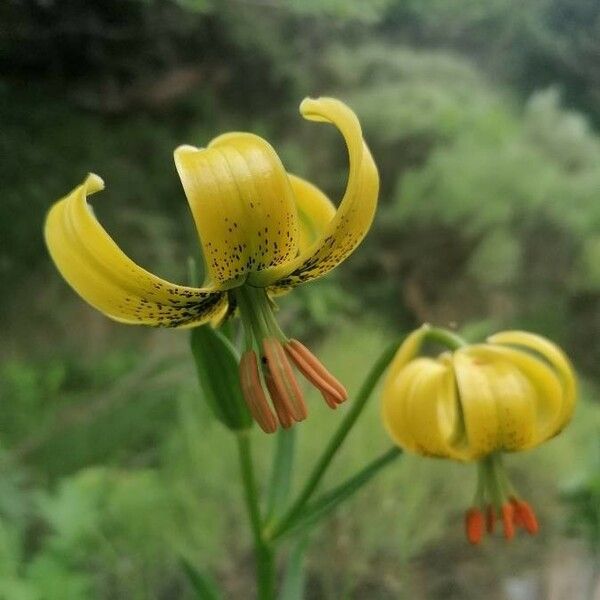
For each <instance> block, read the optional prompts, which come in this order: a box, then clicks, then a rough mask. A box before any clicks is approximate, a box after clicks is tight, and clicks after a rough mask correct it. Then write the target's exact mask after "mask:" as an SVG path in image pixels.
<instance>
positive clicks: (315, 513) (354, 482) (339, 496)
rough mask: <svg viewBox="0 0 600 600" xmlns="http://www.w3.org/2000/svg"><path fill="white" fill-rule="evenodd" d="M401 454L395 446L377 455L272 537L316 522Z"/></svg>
mask: <svg viewBox="0 0 600 600" xmlns="http://www.w3.org/2000/svg"><path fill="white" fill-rule="evenodd" d="M401 454H402V450H400V448H397V447H395V446H394V447H392V448H390V449H389V450H387V451H386V452H384V453H383V454H382V455H381V456H378V457H377V458H376V459H374V460H373V461H372V462H370V463H369V464H368V465H367V466H366V467H363V468H362V469H361V470H360V471H359V472H358V473H356V474H355V475H353V476H352V477H350V478H349V479H347V480H346V481H344V482H343V483H341V484H340V485H338V486H337V487H335V488H334V489H332V490H330V491H328V492H326V493H325V494H323V495H322V496H321V497H320V498H317V500H315V501H313V502H311V503H309V504H308V505H307V506H306V507H305V509H304V511H303V512H302V513H301V514H299V515H298V516H297V517H296V519H293V520H291V521H289V522H288V524H287V525H286V526H285V528H281V529H280V530H279V531H278V533H277V538H275V537H273V538H272V539H279V538H280V537H281V536H284V535H286V534H288V533H290V532H291V533H294V532H295V531H296V530H297V529H302V528H304V527H305V526H307V525H311V524H313V523H316V522H317V521H319V520H320V519H322V518H323V517H324V516H326V515H328V514H329V513H330V512H331V511H333V510H334V509H335V508H337V506H338V505H339V504H341V503H342V502H343V501H344V500H347V499H348V498H349V497H350V496H351V495H352V494H354V493H355V492H357V491H358V490H359V489H360V488H362V487H363V486H364V485H365V484H366V483H368V482H369V481H370V480H371V479H372V478H373V477H375V475H377V473H379V471H381V469H383V468H384V467H385V466H387V465H388V464H389V463H391V462H392V461H394V460H395V459H396V458H398V457H399V456H400V455H401Z"/></svg>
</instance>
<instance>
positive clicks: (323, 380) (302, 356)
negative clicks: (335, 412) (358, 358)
mask: <svg viewBox="0 0 600 600" xmlns="http://www.w3.org/2000/svg"><path fill="white" fill-rule="evenodd" d="M285 351H286V352H287V354H288V356H289V357H290V358H291V359H292V361H293V363H294V364H295V365H296V367H297V368H298V370H299V371H300V372H301V373H302V374H303V375H304V377H306V379H308V380H309V381H310V382H311V383H312V384H313V385H314V386H315V387H316V388H317V389H318V390H319V391H320V392H321V394H322V395H323V398H324V399H325V402H327V404H328V405H329V406H330V407H331V408H335V407H336V406H337V405H338V404H341V403H342V402H344V400H346V398H347V397H348V393H347V392H346V389H345V388H344V386H343V385H342V384H341V383H340V382H339V381H338V380H337V379H336V378H335V377H334V376H333V375H332V374H331V373H330V372H329V371H328V370H327V369H326V368H325V367H324V366H323V364H322V363H321V362H320V361H319V359H318V358H317V357H316V356H315V355H314V354H313V353H312V352H311V351H310V350H309V349H308V348H307V347H306V346H304V345H303V344H301V343H300V342H299V341H297V340H290V341H289V342H288V343H287V344H286V345H285Z"/></svg>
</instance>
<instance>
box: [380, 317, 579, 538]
mask: <svg viewBox="0 0 600 600" xmlns="http://www.w3.org/2000/svg"><path fill="white" fill-rule="evenodd" d="M428 339H429V340H431V341H438V342H441V343H444V344H446V345H447V346H448V347H449V348H451V350H452V352H448V351H447V352H444V353H443V354H440V355H439V356H438V357H437V358H431V357H428V356H421V355H419V354H420V350H421V347H422V345H423V343H424V342H425V341H427V340H428ZM575 399H576V380H575V375H574V371H573V368H572V366H571V364H570V362H569V360H568V359H567V357H566V356H565V355H564V353H563V352H562V351H561V350H560V348H558V347H557V346H556V345H555V344H553V343H552V342H550V341H549V340H547V339H545V338H543V337H541V336H539V335H534V334H532V333H527V332H524V331H506V332H502V333H497V334H495V335H493V336H491V337H490V338H488V340H487V343H485V344H472V345H467V344H465V343H464V342H462V340H460V338H458V336H456V335H454V334H452V333H450V332H445V331H443V330H439V329H433V328H430V327H429V326H427V325H425V326H423V327H421V328H420V329H418V330H416V331H415V332H413V333H412V334H411V335H409V336H408V337H407V339H406V340H405V341H404V343H403V344H402V345H401V347H400V348H399V350H398V352H397V354H396V357H395V358H394V361H393V362H392V364H391V366H390V369H389V371H388V375H387V378H386V381H385V385H384V389H383V404H382V416H383V422H384V425H385V427H386V429H387V431H388V432H389V434H390V436H391V437H392V439H393V440H394V441H395V442H396V443H397V444H398V445H399V446H401V447H402V448H404V449H405V450H407V451H410V452H414V453H417V454H421V455H423V456H434V457H441V458H450V459H455V460H460V461H479V479H478V486H477V492H476V497H475V502H474V506H473V508H471V509H470V511H469V512H468V513H467V536H468V538H469V540H470V541H471V542H473V543H477V542H479V541H480V540H481V537H482V535H483V530H484V527H485V520H486V518H485V517H484V512H486V513H487V527H488V529H490V530H492V529H493V526H494V521H495V518H496V515H501V516H502V519H503V522H504V531H505V535H506V537H507V538H511V537H512V536H513V534H514V525H522V526H524V527H525V528H526V530H527V531H529V532H530V533H535V532H536V531H537V522H536V519H535V515H534V513H533V510H532V509H531V507H530V506H529V505H528V504H527V503H526V502H524V501H523V500H521V499H519V498H518V496H517V495H516V493H515V491H514V489H513V487H512V486H511V484H510V483H509V481H508V477H507V475H506V472H505V470H504V467H503V466H502V460H501V453H502V452H515V451H519V450H526V449H528V448H533V447H535V446H538V445H539V444H541V443H542V442H544V441H546V440H548V439H550V438H552V437H554V436H555V435H557V434H558V433H559V432H560V431H562V429H563V428H564V427H565V426H566V425H567V424H568V422H569V421H570V419H571V416H572V414H573V409H574V406H575Z"/></svg>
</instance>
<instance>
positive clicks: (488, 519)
mask: <svg viewBox="0 0 600 600" xmlns="http://www.w3.org/2000/svg"><path fill="white" fill-rule="evenodd" d="M485 525H486V529H487V532H488V533H494V530H495V529H496V512H495V511H494V507H493V506H492V505H491V504H488V507H487V510H486V512H485Z"/></svg>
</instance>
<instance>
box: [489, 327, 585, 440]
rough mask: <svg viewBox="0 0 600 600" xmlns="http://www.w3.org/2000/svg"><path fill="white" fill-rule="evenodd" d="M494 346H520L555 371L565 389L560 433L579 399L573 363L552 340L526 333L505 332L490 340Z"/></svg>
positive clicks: (559, 418) (558, 418)
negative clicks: (535, 354) (541, 359)
mask: <svg viewBox="0 0 600 600" xmlns="http://www.w3.org/2000/svg"><path fill="white" fill-rule="evenodd" d="M488 342H490V343H492V344H502V345H509V346H518V347H521V348H523V349H525V350H528V351H530V352H534V353H537V354H538V355H540V356H541V357H542V358H543V359H544V360H546V361H547V362H548V363H549V364H550V366H551V367H552V368H553V369H555V371H556V373H557V374H558V376H559V377H560V379H561V382H562V387H563V403H562V407H561V411H560V415H559V416H558V417H557V421H558V422H559V423H560V427H559V429H558V430H557V431H556V432H555V434H556V433H559V431H561V430H562V429H563V428H564V427H565V426H566V425H567V424H568V423H569V421H570V420H571V417H572V416H573V410H574V409H575V401H576V399H577V380H576V377H575V370H574V369H573V365H572V364H571V361H570V360H569V359H568V358H567V356H566V355H565V353H564V352H563V351H562V350H561V349H560V348H559V347H558V346H557V345H556V344H554V343H552V342H551V341H550V340H548V339H546V338H544V337H542V336H540V335H535V334H533V333H528V332H526V331H503V332H501V333H497V334H495V335H493V336H491V337H489V338H488Z"/></svg>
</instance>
